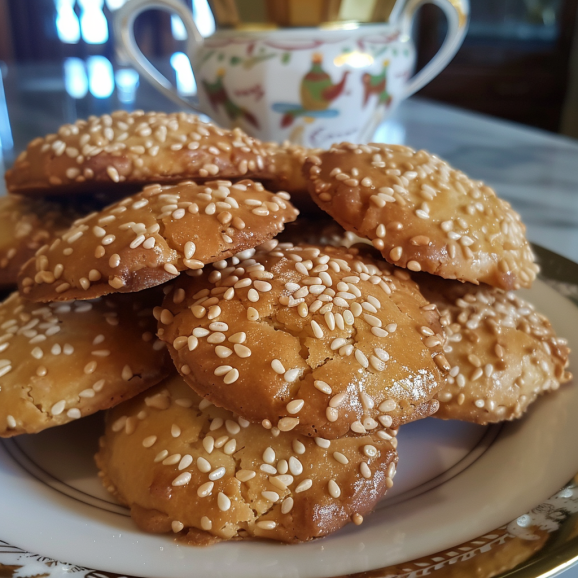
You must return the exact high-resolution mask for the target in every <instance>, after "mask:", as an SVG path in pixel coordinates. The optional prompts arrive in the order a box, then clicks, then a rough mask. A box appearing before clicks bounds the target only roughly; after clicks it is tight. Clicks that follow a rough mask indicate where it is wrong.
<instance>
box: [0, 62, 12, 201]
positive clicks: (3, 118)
mask: <svg viewBox="0 0 578 578" xmlns="http://www.w3.org/2000/svg"><path fill="white" fill-rule="evenodd" d="M5 70H6V69H5V66H4V63H2V62H0V174H3V172H2V171H3V167H2V161H3V159H6V160H7V161H8V162H10V161H11V160H12V153H13V149H14V141H13V139H12V130H11V128H10V118H9V117H8V107H7V105H6V95H5V93H4V84H3V80H2V77H3V76H4V73H5ZM3 180H4V179H2V181H3ZM3 185H4V183H2V184H0V194H2V193H3Z"/></svg>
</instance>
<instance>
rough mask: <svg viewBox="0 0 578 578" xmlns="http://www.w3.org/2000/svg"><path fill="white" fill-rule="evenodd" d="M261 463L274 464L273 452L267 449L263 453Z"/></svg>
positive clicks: (269, 448) (271, 449)
mask: <svg viewBox="0 0 578 578" xmlns="http://www.w3.org/2000/svg"><path fill="white" fill-rule="evenodd" d="M263 461H264V462H265V463H267V464H273V463H274V462H275V450H274V449H273V448H271V447H268V448H266V449H265V451H264V452H263Z"/></svg>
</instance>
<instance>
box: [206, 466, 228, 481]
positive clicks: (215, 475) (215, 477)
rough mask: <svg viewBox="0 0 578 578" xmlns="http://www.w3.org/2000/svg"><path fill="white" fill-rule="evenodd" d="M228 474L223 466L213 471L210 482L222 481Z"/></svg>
mask: <svg viewBox="0 0 578 578" xmlns="http://www.w3.org/2000/svg"><path fill="white" fill-rule="evenodd" d="M225 473H226V470H225V468H224V467H223V466H221V467H219V468H217V469H215V470H213V471H212V472H211V473H210V474H209V480H211V481H213V482H214V481H217V480H220V479H221V478H222V477H223V476H224V475H225Z"/></svg>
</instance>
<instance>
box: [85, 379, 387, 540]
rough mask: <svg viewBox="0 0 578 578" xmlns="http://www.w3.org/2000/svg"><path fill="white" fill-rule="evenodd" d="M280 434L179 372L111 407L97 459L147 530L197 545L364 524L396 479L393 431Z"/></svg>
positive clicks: (309, 534)
mask: <svg viewBox="0 0 578 578" xmlns="http://www.w3.org/2000/svg"><path fill="white" fill-rule="evenodd" d="M276 433H277V435H275V433H274V432H272V431H271V430H266V429H265V428H263V427H262V426H260V425H255V424H250V423H249V422H248V421H246V420H244V419H242V418H237V417H235V416H234V415H233V414H232V413H230V412H228V411H226V410H224V409H220V408H217V407H215V406H214V405H211V404H210V403H209V402H207V401H205V400H201V398H200V397H199V396H198V395H196V394H195V393H194V392H193V391H192V390H191V389H190V388H189V387H188V386H187V385H186V384H185V383H184V382H183V380H182V379H181V378H180V377H179V376H175V377H173V378H170V379H168V380H166V381H165V382H163V383H162V384H159V385H158V386H156V387H155V388H153V389H151V390H150V391H147V392H145V393H143V394H142V395H140V396H138V397H136V398H134V399H132V400H130V401H128V402H127V403H124V404H122V405H120V406H118V407H116V408H114V409H113V410H111V411H110V412H109V414H108V416H107V426H106V433H105V435H104V437H103V438H101V444H100V450H99V452H98V454H97V455H96V462H97V464H98V466H99V468H100V470H101V472H102V473H101V476H102V478H103V481H104V484H105V487H107V489H109V490H110V491H111V492H112V493H113V494H114V495H115V496H117V497H118V498H119V499H120V501H121V502H123V503H124V504H126V505H127V506H129V507H130V509H131V515H132V517H133V519H134V521H135V522H136V523H137V524H138V525H139V526H140V527H141V528H142V529H143V530H145V531H149V532H171V531H172V532H175V533H180V534H181V536H182V537H185V538H186V539H187V540H188V541H189V542H191V543H195V544H207V543H210V542H212V541H216V540H219V539H221V540H230V539H234V538H237V539H239V538H242V539H246V538H253V537H255V538H269V539H272V540H280V541H282V542H303V541H306V540H311V539H312V538H318V537H320V536H325V535H326V534H329V533H331V532H334V531H335V530H338V529H339V528H341V527H342V526H344V525H345V524H346V523H347V522H349V521H350V520H353V521H354V523H357V524H360V523H361V522H362V521H363V515H364V514H366V513H367V512H369V511H371V510H372V509H373V507H374V506H375V504H376V503H377V501H378V500H379V499H380V498H381V497H382V496H383V494H384V493H385V491H386V490H387V489H388V488H389V487H391V486H392V485H393V482H392V478H393V476H394V475H395V467H396V463H397V455H396V452H395V447H396V445H397V443H396V442H397V440H396V439H395V438H393V437H392V435H394V434H395V432H393V431H390V433H389V434H388V433H387V432H385V431H383V432H379V434H368V435H365V436H363V437H356V438H342V439H339V440H333V441H331V442H329V441H326V440H324V441H322V442H319V443H316V442H315V441H314V440H312V439H311V438H307V437H304V436H300V435H298V434H296V433H294V432H281V433H279V432H276ZM135 474H136V475H135Z"/></svg>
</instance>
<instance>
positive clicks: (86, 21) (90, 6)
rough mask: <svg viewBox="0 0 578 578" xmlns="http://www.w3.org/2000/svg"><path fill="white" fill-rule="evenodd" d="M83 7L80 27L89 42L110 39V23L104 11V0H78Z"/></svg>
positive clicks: (101, 42) (85, 39)
mask: <svg viewBox="0 0 578 578" xmlns="http://www.w3.org/2000/svg"><path fill="white" fill-rule="evenodd" d="M78 4H79V6H80V7H81V8H82V14H81V15H80V29H81V31H82V39H83V40H84V41H85V42H86V43H87V44H104V43H105V42H106V41H107V40H108V23H107V21H106V16H105V15H104V12H103V11H102V8H103V5H104V0H78Z"/></svg>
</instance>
